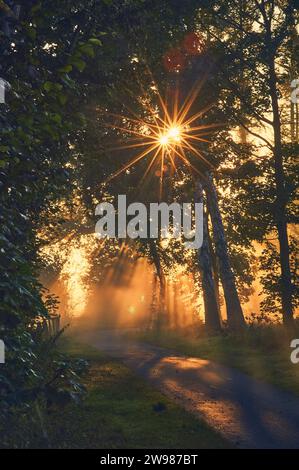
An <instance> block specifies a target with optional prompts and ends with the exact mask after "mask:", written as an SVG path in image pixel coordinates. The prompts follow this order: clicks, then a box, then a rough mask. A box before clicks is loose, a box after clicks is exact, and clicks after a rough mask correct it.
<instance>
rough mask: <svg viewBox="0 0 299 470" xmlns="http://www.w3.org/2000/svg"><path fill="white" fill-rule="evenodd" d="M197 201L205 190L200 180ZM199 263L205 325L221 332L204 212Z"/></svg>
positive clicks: (201, 197) (197, 188)
mask: <svg viewBox="0 0 299 470" xmlns="http://www.w3.org/2000/svg"><path fill="white" fill-rule="evenodd" d="M195 201H196V202H201V203H202V202H203V188H202V184H201V182H200V181H199V180H197V181H196V182H195ZM198 261H199V267H200V272H201V280H202V290H203V299H204V310H205V325H206V328H207V330H208V331H209V332H211V333H218V332H220V331H221V320H220V312H219V306H218V301H217V295H216V290H215V283H214V279H213V270H212V262H211V253H210V248H209V238H208V220H207V215H206V213H205V211H204V220H203V244H202V246H201V248H199V250H198Z"/></svg>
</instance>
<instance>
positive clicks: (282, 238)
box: [269, 58, 294, 326]
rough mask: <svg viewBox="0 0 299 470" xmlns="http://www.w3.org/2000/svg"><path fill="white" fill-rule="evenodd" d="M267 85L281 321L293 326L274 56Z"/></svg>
mask: <svg viewBox="0 0 299 470" xmlns="http://www.w3.org/2000/svg"><path fill="white" fill-rule="evenodd" d="M269 72H270V73H269V87H270V96H271V102H272V112H273V132H274V149H273V156H274V171H275V185H276V207H275V209H276V214H275V215H276V217H275V219H276V226H277V231H278V240H279V257H280V267H281V303H282V315H283V323H284V324H285V325H286V326H293V321H294V319H293V306H292V295H293V286H292V276H291V269H290V249H289V240H288V228H287V216H286V205H287V191H286V188H285V175H284V168H283V157H282V141H281V121H280V113H279V105H278V97H277V86H276V84H277V77H276V72H275V63H274V58H273V59H272V61H270V63H269Z"/></svg>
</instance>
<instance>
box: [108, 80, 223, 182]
mask: <svg viewBox="0 0 299 470" xmlns="http://www.w3.org/2000/svg"><path fill="white" fill-rule="evenodd" d="M155 90H156V96H157V98H158V104H156V105H153V104H152V103H151V104H149V100H148V99H146V98H142V99H141V98H140V97H139V102H141V103H142V105H143V106H144V108H145V109H144V111H145V112H144V115H145V116H146V117H145V118H144V117H143V118H140V117H139V116H138V115H135V114H133V113H132V111H131V110H130V112H131V114H133V116H134V117H129V116H124V115H117V114H112V113H109V112H108V111H107V110H105V114H106V115H107V116H109V117H114V118H115V121H114V123H109V124H106V125H107V127H110V128H112V129H114V130H115V131H118V132H119V131H121V135H123V136H125V135H126V136H127V138H126V141H127V142H128V144H127V143H126V144H125V145H124V144H123V145H121V146H120V147H116V148H115V150H121V149H123V150H125V149H132V150H134V149H141V151H140V152H139V153H137V154H136V155H135V156H134V157H133V158H132V159H131V160H130V161H129V162H128V163H127V164H126V165H124V166H123V167H122V168H120V169H119V170H117V171H116V172H115V173H114V174H112V175H111V176H110V177H109V178H108V179H107V181H110V180H111V179H113V178H115V177H117V176H119V175H120V174H122V173H123V172H125V171H128V170H129V169H130V168H131V167H133V166H134V165H135V164H137V163H138V162H139V161H141V160H143V159H149V164H148V167H147V169H146V171H145V174H144V176H143V178H142V180H143V179H144V177H145V176H146V175H147V174H148V173H149V171H150V170H151V168H153V166H154V164H155V163H158V162H160V163H159V164H160V167H161V170H160V171H159V174H160V183H161V185H162V180H163V173H164V170H163V169H164V166H165V163H166V161H168V162H169V164H170V165H171V166H172V167H173V169H174V171H176V170H177V169H176V163H175V162H176V161H178V160H181V161H182V162H183V163H184V165H185V166H186V168H187V169H188V170H189V171H190V172H196V173H200V171H199V170H198V169H197V168H196V167H194V165H192V163H191V161H190V155H192V156H193V157H195V158H198V159H199V160H200V161H201V162H204V163H205V165H206V166H207V167H209V168H213V169H214V166H213V165H212V164H211V163H210V162H209V160H208V159H207V158H206V157H205V155H204V154H203V152H202V149H201V148H199V146H198V144H200V143H203V142H206V143H210V141H209V140H208V139H207V135H208V134H210V133H211V132H213V131H212V129H213V128H215V127H219V124H202V123H199V122H198V121H199V120H201V122H202V118H203V116H204V115H205V114H206V113H207V111H208V110H209V109H210V108H211V107H212V105H210V106H207V107H206V108H205V109H201V110H199V111H198V112H197V113H195V114H193V115H190V109H191V106H192V105H193V103H194V101H195V99H196V97H197V95H198V91H199V87H198V86H195V87H194V88H193V89H192V90H191V91H190V93H189V95H188V96H187V98H186V99H185V102H184V103H183V104H182V106H181V107H180V108H179V106H178V99H177V98H175V100H174V104H173V106H172V107H171V109H170V108H169V107H168V106H167V104H166V102H165V101H164V100H163V99H162V96H161V95H160V93H159V91H158V87H157V86H155ZM104 125H105V124H104ZM128 137H129V138H128ZM142 180H141V181H142Z"/></svg>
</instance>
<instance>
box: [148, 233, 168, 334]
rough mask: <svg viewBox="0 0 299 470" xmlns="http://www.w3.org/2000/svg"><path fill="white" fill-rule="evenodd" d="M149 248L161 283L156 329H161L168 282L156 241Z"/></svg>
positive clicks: (164, 319) (151, 241)
mask: <svg viewBox="0 0 299 470" xmlns="http://www.w3.org/2000/svg"><path fill="white" fill-rule="evenodd" d="M149 248H150V254H151V257H152V260H153V262H154V265H155V268H156V273H157V276H158V278H159V281H160V290H159V304H158V312H157V318H156V328H157V329H160V327H161V326H162V324H163V323H165V321H166V318H165V315H166V312H165V294H166V280H165V276H164V273H163V269H162V266H161V261H160V256H159V253H158V250H157V246H156V242H155V241H154V240H150V241H149Z"/></svg>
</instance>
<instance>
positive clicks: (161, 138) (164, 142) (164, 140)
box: [159, 134, 169, 146]
mask: <svg viewBox="0 0 299 470" xmlns="http://www.w3.org/2000/svg"><path fill="white" fill-rule="evenodd" d="M159 142H160V144H161V145H165V146H167V145H168V143H169V138H168V135H167V134H162V135H161V136H159Z"/></svg>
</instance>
